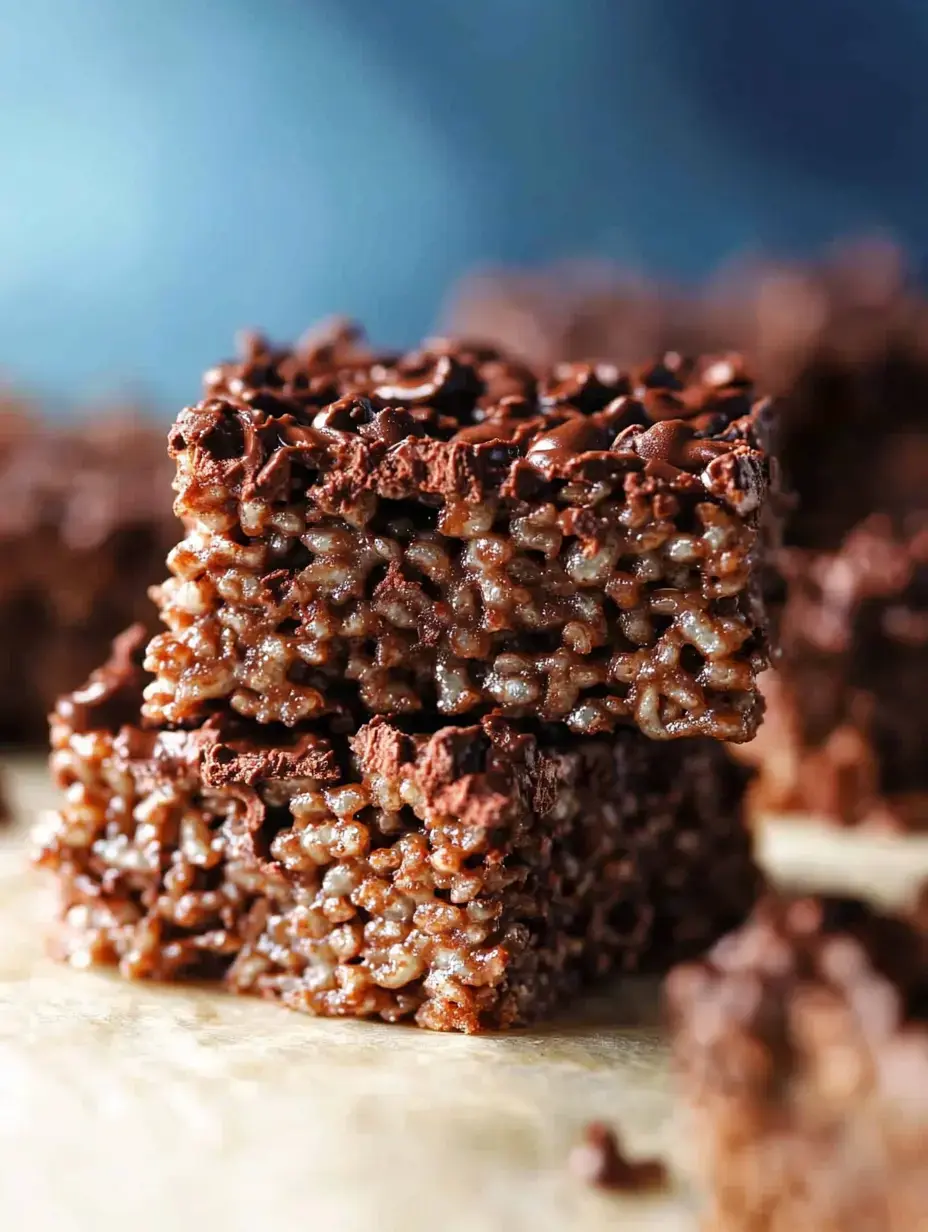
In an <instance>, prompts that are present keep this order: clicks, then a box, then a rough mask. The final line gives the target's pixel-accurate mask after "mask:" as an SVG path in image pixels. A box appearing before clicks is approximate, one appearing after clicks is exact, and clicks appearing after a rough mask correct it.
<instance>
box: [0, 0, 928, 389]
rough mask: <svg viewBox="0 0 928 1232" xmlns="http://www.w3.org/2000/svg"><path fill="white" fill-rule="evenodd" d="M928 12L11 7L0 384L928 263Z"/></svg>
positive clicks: (69, 379) (104, 381) (6, 1)
mask: <svg viewBox="0 0 928 1232" xmlns="http://www.w3.org/2000/svg"><path fill="white" fill-rule="evenodd" d="M926 64H928V4H925V3H922V2H921V0H881V3H880V4H876V3H874V2H873V0H776V2H775V3H774V2H772V0H466V3H465V2H462V0H457V2H454V3H451V2H449V0H417V2H413V0H314V2H313V0H303V2H302V3H300V2H297V0H253V2H251V3H245V2H244V0H160V2H159V3H157V4H156V3H149V2H148V0H28V2H23V0H0V366H2V368H3V369H4V370H5V372H6V373H7V375H8V376H9V377H11V378H13V379H14V380H16V381H17V382H20V383H29V384H30V385H32V386H36V387H38V388H39V389H41V390H44V391H48V392H50V393H52V394H53V395H54V396H56V397H59V398H61V399H74V398H79V397H88V396H94V395H96V394H99V393H102V392H104V391H110V390H113V389H114V388H116V387H117V386H119V385H122V386H123V387H127V386H128V387H132V388H135V389H138V390H143V391H145V392H146V393H147V394H149V395H150V396H151V397H152V398H153V399H154V400H155V401H156V402H159V403H161V404H163V405H165V406H168V407H170V406H171V405H174V404H177V403H179V402H182V401H186V400H190V399H191V398H192V397H194V396H195V394H196V391H197V388H198V379H199V373H200V371H201V370H202V369H203V368H204V367H206V366H207V365H208V364H209V363H211V362H212V361H213V360H214V359H217V358H219V357H221V356H223V355H225V354H227V353H228V351H229V349H230V340H231V337H232V334H233V332H234V330H235V329H236V328H238V327H239V326H241V325H243V324H261V325H263V326H265V327H266V328H267V329H269V330H270V331H272V332H273V333H275V334H277V335H279V336H283V337H286V336H290V335H293V334H295V333H297V332H299V331H300V330H302V328H303V327H304V326H305V325H307V324H308V323H310V322H311V321H312V320H313V319H314V318H317V317H319V316H323V315H326V314H328V313H330V312H333V311H339V312H347V313H350V314H352V315H357V316H360V317H362V318H363V319H364V320H365V321H366V322H367V324H368V327H369V330H370V332H371V333H372V334H373V335H374V336H375V337H376V338H377V339H378V341H383V342H385V343H402V342H409V341H413V340H414V339H415V338H416V336H417V335H419V334H421V333H422V332H424V331H427V330H428V329H429V328H430V326H431V325H432V323H433V321H434V320H435V317H436V314H437V311H438V308H439V305H440V303H441V301H442V299H443V297H444V296H445V294H446V292H447V290H448V287H449V285H450V284H451V283H452V282H453V281H454V280H455V279H456V278H458V277H460V276H461V275H462V274H464V273H466V272H468V271H469V270H471V269H472V268H473V266H474V265H480V264H486V263H498V262H506V263H514V264H520V265H526V264H535V263H540V262H544V261H548V260H552V259H557V258H562V257H565V256H584V257H585V256H592V255H597V256H599V255H601V256H605V257H609V258H612V259H614V260H617V261H620V262H626V263H630V264H633V265H634V266H635V267H636V268H638V269H644V270H651V271H654V272H656V273H659V274H661V275H664V276H667V275H670V276H673V277H680V278H696V277H699V276H701V275H703V274H705V273H707V272H708V271H710V270H711V269H712V268H713V267H715V266H716V265H717V264H718V263H719V262H720V261H721V260H722V259H723V258H725V257H727V256H729V255H731V254H732V253H736V252H741V251H744V250H746V249H757V248H763V249H766V250H768V251H774V252H789V253H800V254H801V253H803V252H807V251H811V250H813V249H815V248H817V247H819V246H820V245H822V244H823V243H825V242H826V241H828V240H829V239H831V238H833V237H835V236H839V235H844V234H848V233H852V232H855V231H860V230H864V229H872V228H873V227H876V226H881V227H884V228H887V229H890V230H891V231H893V232H894V233H895V234H896V235H897V236H898V237H900V238H901V239H902V240H903V241H904V242H905V243H906V244H907V245H908V246H909V247H910V249H911V250H912V252H913V254H914V256H915V258H916V260H921V259H922V258H923V254H924V253H925V252H926V251H928V211H926V208H925V206H926V201H928V193H926V189H928V159H926V151H928V91H926V89H925V75H926V68H925V65H926Z"/></svg>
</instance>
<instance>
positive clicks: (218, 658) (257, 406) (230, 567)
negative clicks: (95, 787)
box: [143, 333, 769, 741]
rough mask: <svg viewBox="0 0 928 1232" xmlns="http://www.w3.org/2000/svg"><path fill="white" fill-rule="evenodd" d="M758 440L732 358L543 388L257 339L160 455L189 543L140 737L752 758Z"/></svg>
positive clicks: (343, 339)
mask: <svg viewBox="0 0 928 1232" xmlns="http://www.w3.org/2000/svg"><path fill="white" fill-rule="evenodd" d="M768 419H769V416H768V413H767V411H766V409H765V404H762V403H755V401H754V399H753V395H752V392H751V385H750V382H749V379H748V377H747V376H746V375H745V373H744V370H743V369H742V367H741V366H740V364H739V363H738V362H737V361H736V360H734V359H731V358H727V359H723V360H720V361H713V362H709V361H704V362H702V363H699V364H692V363H685V362H683V361H682V360H681V359H680V358H679V357H678V356H676V355H670V356H667V357H665V359H664V360H662V361H661V362H658V363H655V364H652V365H651V366H649V367H646V368H642V369H638V370H635V371H629V372H626V371H622V370H619V369H618V368H617V367H616V366H615V365H611V364H599V365H589V364H577V365H559V366H556V367H555V368H554V369H553V370H551V371H550V372H543V373H536V372H534V371H533V370H531V369H529V368H527V367H526V366H525V365H522V364H519V363H516V362H514V361H512V360H510V359H508V358H506V357H505V356H504V355H502V354H500V353H499V352H497V351H494V350H492V349H489V348H480V347H476V346H468V345H467V344H455V343H450V342H443V341H438V342H433V343H431V344H429V346H428V347H427V349H425V350H424V351H421V352H418V353H416V354H410V355H406V356H401V357H399V358H395V357H386V358H383V357H380V358H377V357H372V356H370V355H369V354H368V353H367V352H366V351H364V350H363V349H362V348H361V347H360V344H359V343H358V342H357V340H356V338H355V336H354V335H352V334H350V333H348V334H343V335H336V336H335V337H334V338H332V339H330V340H328V341H323V342H319V341H318V340H317V341H316V342H313V343H311V344H308V345H304V346H302V347H298V348H297V349H296V350H294V351H277V350H273V349H271V348H270V347H269V346H268V344H267V343H265V342H263V341H262V340H260V339H251V340H250V341H249V343H248V345H247V347H246V350H245V354H244V356H243V358H242V359H241V360H240V361H239V362H237V363H231V364H226V365H223V366H222V367H220V368H217V369H214V370H213V371H212V372H210V373H208V374H207V377H206V397H205V399H204V400H203V401H202V402H200V403H199V404H198V405H197V406H194V407H191V408H188V409H187V410H185V411H183V412H182V414H181V415H180V417H179V418H178V420H177V423H176V424H175V426H174V428H173V430H172V432H171V434H170V438H169V439H170V451H171V454H172V456H173V457H174V458H175V460H176V463H177V479H176V483H175V487H176V491H177V500H176V504H175V509H176V511H177V512H178V513H179V514H180V515H181V516H183V517H184V518H185V519H186V520H187V521H188V524H189V526H190V531H189V533H188V536H187V538H186V539H185V540H184V541H183V542H182V543H180V544H179V545H178V546H177V548H176V549H175V550H174V551H173V552H172V553H171V555H170V558H169V562H168V563H169V566H170V569H171V573H172V577H171V578H170V579H169V580H168V581H167V582H166V583H165V584H164V586H162V587H161V589H160V591H159V592H158V594H157V602H158V606H159V609H160V613H161V617H162V620H163V621H164V623H165V625H166V626H167V630H166V632H164V633H163V634H161V635H160V636H159V637H156V638H155V639H154V641H153V642H152V643H151V645H150V647H149V650H148V655H147V660H146V666H147V668H148V669H149V670H150V671H151V672H152V673H153V675H154V677H155V678H154V681H153V682H152V684H151V685H150V686H149V687H148V688H147V690H146V699H145V706H144V711H143V714H144V718H145V720H146V721H147V722H149V723H153V724H155V725H158V724H164V723H169V724H189V723H193V722H198V721H200V720H202V719H203V717H204V716H206V715H208V714H209V713H211V711H212V710H214V709H216V707H217V705H218V704H219V703H222V704H228V705H230V706H231V707H232V708H233V709H234V710H235V711H237V712H238V713H239V714H241V715H243V716H246V717H250V718H254V719H256V720H258V721H259V722H262V723H269V722H281V723H285V724H287V725H293V724H295V723H299V722H302V721H304V720H315V719H318V718H320V717H321V716H323V715H326V714H346V713H349V712H357V711H358V710H359V709H360V710H361V711H362V712H366V713H368V714H370V713H374V714H378V713H380V714H391V715H407V714H414V713H415V712H417V711H420V710H421V711H430V710H432V711H438V713H439V714H441V715H444V716H449V717H452V716H453V717H458V716H468V717H470V718H475V717H479V716H480V715H481V714H482V713H486V712H488V711H489V710H491V709H496V710H499V711H500V712H501V713H503V714H505V715H507V716H510V717H513V718H520V719H537V720H540V721H543V722H551V721H562V722H564V723H565V724H566V725H567V727H568V728H569V729H570V730H571V731H573V732H576V733H580V734H584V735H590V734H594V733H601V732H606V731H611V730H613V729H614V728H615V726H616V725H617V724H624V725H635V726H637V727H638V728H639V729H640V730H641V731H643V732H645V733H646V734H647V735H648V736H651V737H652V738H658V739H666V738H670V737H678V736H694V735H706V736H712V737H714V738H716V739H723V740H731V741H743V740H747V739H749V738H750V737H751V736H752V735H753V734H754V732H755V730H756V727H757V724H758V722H759V719H760V715H761V709H762V703H761V700H760V698H759V694H758V689H757V683H756V676H757V674H758V672H759V671H760V670H761V669H762V668H763V667H764V666H765V665H766V663H767V655H768V644H767V643H768V637H767V627H766V617H765V612H764V604H763V601H762V595H761V583H760V575H761V573H762V558H763V552H764V549H765V540H764V536H763V535H762V534H761V533H760V530H759V528H761V527H762V525H763V519H764V518H765V517H766V508H767V505H768V502H767V491H768V479H769V463H768V458H767V455H766V453H765V449H764V444H763V441H762V439H761V438H762V437H764V436H765V435H766V428H767V424H768Z"/></svg>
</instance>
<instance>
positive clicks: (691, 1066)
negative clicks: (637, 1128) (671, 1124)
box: [668, 898, 928, 1232]
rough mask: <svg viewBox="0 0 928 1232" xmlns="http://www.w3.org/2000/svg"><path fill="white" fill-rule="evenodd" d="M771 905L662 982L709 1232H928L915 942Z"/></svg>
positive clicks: (865, 920) (818, 906) (922, 1038)
mask: <svg viewBox="0 0 928 1232" xmlns="http://www.w3.org/2000/svg"><path fill="white" fill-rule="evenodd" d="M922 923H924V921H921V922H919V921H918V920H917V919H915V918H914V917H913V918H912V919H904V918H901V917H900V918H894V917H889V916H883V915H880V914H878V913H877V912H876V911H874V910H873V909H871V908H869V907H867V906H865V905H864V904H862V903H859V902H856V901H853V900H847V899H840V898H825V899H811V898H810V899H796V900H789V899H786V900H781V899H777V898H769V899H765V900H763V901H762V902H761V903H760V904H759V905H758V907H757V909H756V911H755V913H754V915H753V916H752V918H751V919H750V921H749V922H748V923H747V924H745V925H744V926H743V927H742V928H741V929H740V930H738V931H737V932H735V933H733V934H732V935H730V936H728V937H726V938H724V939H723V940H722V941H720V942H719V943H718V945H717V946H716V947H715V948H714V950H713V951H712V952H711V953H710V955H709V957H708V959H707V960H706V961H704V962H701V963H698V964H693V965H687V966H684V967H681V968H678V969H677V970H675V971H674V972H672V973H671V975H670V977H669V980H668V1000H669V1007H670V1012H671V1017H672V1021H673V1029H674V1034H675V1041H674V1047H675V1053H676V1061H677V1065H678V1069H679V1071H680V1074H681V1079H682V1083H683V1086H684V1089H685V1092H686V1095H687V1098H688V1102H689V1106H690V1107H689V1111H690V1114H691V1115H692V1118H693V1125H692V1129H693V1131H694V1132H693V1134H692V1140H693V1141H694V1142H695V1143H697V1144H698V1148H697V1149H698V1151H699V1159H698V1164H699V1167H700V1170H701V1174H702V1179H703V1181H704V1182H705V1183H706V1185H707V1188H708V1191H709V1197H710V1212H709V1213H710V1220H709V1223H708V1224H707V1226H711V1227H712V1228H713V1229H715V1230H717V1232H729V1230H730V1232H793V1230H794V1229H796V1230H798V1229H802V1232H917V1229H921V1228H924V1227H926V1226H928V933H926V932H925V930H924V928H923V927H922V926H921V924H922Z"/></svg>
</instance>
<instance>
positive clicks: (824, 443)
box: [449, 240, 928, 829]
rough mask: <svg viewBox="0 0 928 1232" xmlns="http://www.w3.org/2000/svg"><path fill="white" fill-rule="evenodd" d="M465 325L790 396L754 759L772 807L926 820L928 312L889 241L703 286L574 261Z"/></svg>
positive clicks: (467, 297)
mask: <svg viewBox="0 0 928 1232" xmlns="http://www.w3.org/2000/svg"><path fill="white" fill-rule="evenodd" d="M449 316H450V324H452V325H455V326H456V327H457V328H459V329H464V330H466V331H468V332H469V334H470V335H471V336H473V337H478V336H479V337H481V338H488V339H489V340H492V341H495V340H500V341H502V342H503V343H505V344H506V345H508V346H510V347H512V348H513V349H514V350H515V351H517V352H519V353H521V354H524V355H526V356H527V357H529V358H532V359H534V360H536V361H538V362H550V361H551V360H553V358H554V357H555V356H558V357H561V358H565V359H573V360H579V359H581V358H597V359H605V358H610V357H612V356H615V357H616V358H618V359H621V357H622V355H623V354H624V352H625V350H626V349H631V350H633V351H638V352H648V351H651V352H654V353H659V352H660V351H662V350H667V349H671V350H674V351H677V352H690V351H692V352H700V353H707V352H712V351H722V352H728V351H729V350H731V349H732V348H736V349H737V350H739V351H741V352H742V353H743V354H744V355H745V356H746V357H747V361H748V363H749V364H750V366H751V368H752V370H753V373H754V375H755V377H756V379H757V381H758V384H759V385H760V386H761V387H762V388H764V389H765V390H766V391H769V392H770V393H771V394H773V395H774V396H775V398H776V402H777V408H778V415H777V418H778V425H779V434H780V440H779V448H778V452H779V456H780V461H781V465H782V469H783V482H784V486H785V487H787V488H788V489H790V490H791V491H792V494H793V498H792V508H791V509H790V510H789V511H788V516H787V517H786V519H785V524H784V528H783V529H784V534H783V549H782V557H781V560H780V574H781V578H782V582H783V586H782V596H781V602H782V605H783V606H782V619H781V622H780V643H781V659H780V662H779V666H778V670H777V671H774V672H768V673H767V674H766V675H765V676H764V677H763V678H762V679H763V687H764V692H765V694H766V696H767V702H768V712H767V719H766V722H765V724H764V726H763V728H762V729H761V733H760V735H759V737H758V738H757V739H756V741H755V742H753V743H752V744H750V745H748V746H746V747H745V749H744V752H745V753H746V754H747V755H748V756H749V757H750V758H751V759H752V760H755V761H756V762H757V763H758V764H759V766H760V769H761V775H760V778H759V781H758V786H757V792H756V800H757V804H758V807H761V808H765V809H767V810H770V809H776V810H780V811H782V810H786V811H798V812H802V813H805V814H809V813H811V814H816V815H818V816H820V817H823V818H826V819H830V820H833V821H838V822H841V823H842V824H859V823H875V824H880V825H882V826H890V827H892V828H899V829H923V828H925V827H926V826H928V810H926V801H928V759H926V758H925V757H924V755H923V747H924V744H925V737H926V732H928V722H926V716H928V711H926V703H925V701H924V693H925V689H924V683H923V682H925V681H928V636H926V629H925V624H926V619H928V616H926V612H928V580H926V570H928V565H926V554H925V551H926V550H925V546H924V545H925V535H926V532H925V527H926V525H928V301H926V299H925V297H924V296H923V295H922V294H921V293H920V292H919V291H918V290H917V289H916V288H914V287H913V286H912V284H911V281H910V279H909V277H908V272H907V269H906V264H905V261H904V259H903V257H902V256H901V254H900V253H899V251H898V250H897V249H896V248H895V247H893V246H892V245H891V244H888V243H884V242H882V241H879V240H867V241H864V242H860V243H856V244H853V245H849V246H845V247H844V248H842V249H836V250H834V251H833V252H832V253H831V254H830V255H829V256H828V257H827V258H825V259H823V260H821V261H819V262H817V263H794V264H786V263H764V262H753V263H748V262H742V263H740V264H739V265H735V266H732V267H731V268H729V269H728V270H725V271H723V272H722V273H720V274H719V276H717V277H716V278H714V279H712V280H711V281H709V282H707V283H706V284H705V285H704V286H702V287H698V288H690V289H688V290H686V289H679V288H677V289H675V288H670V287H657V286H649V285H646V284H644V283H642V282H640V281H639V280H636V279H634V278H629V277H626V276H623V275H621V274H619V273H613V272H610V271H607V270H604V269H594V268H590V267H583V266H576V267H571V268H569V269H567V270H563V271H551V272H550V273H549V274H546V275H545V274H543V275H517V276H505V275H504V276H498V277H494V276H493V275H492V274H486V275H483V276H480V277H476V278H474V279H472V280H471V282H470V283H469V284H468V285H466V286H465V287H464V288H463V289H462V291H461V292H460V295H459V297H458V299H457V301H456V302H455V303H454V304H452V306H451V309H450V314H449Z"/></svg>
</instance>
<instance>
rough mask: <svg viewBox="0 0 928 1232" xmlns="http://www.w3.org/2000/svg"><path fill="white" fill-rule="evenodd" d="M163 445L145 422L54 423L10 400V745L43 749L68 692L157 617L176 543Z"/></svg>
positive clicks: (2, 506)
mask: <svg viewBox="0 0 928 1232" xmlns="http://www.w3.org/2000/svg"><path fill="white" fill-rule="evenodd" d="M164 438H165V434H164V431H163V429H161V428H160V427H158V426H157V425H152V424H151V423H149V422H148V421H146V420H145V419H144V418H143V417H141V416H140V415H138V414H136V413H134V412H125V413H123V412H118V411H111V412H106V413H102V414H98V415H95V416H93V417H92V418H91V417H89V416H86V417H80V418H78V419H76V420H69V421H58V422H55V421H51V420H46V419H45V418H43V417H42V416H41V414H39V413H38V412H37V411H36V410H35V409H34V408H33V407H32V406H30V405H27V404H26V403H25V402H23V401H21V400H17V399H14V398H0V490H2V493H3V500H2V503H0V635H2V639H3V645H4V654H3V657H2V660H0V743H3V744H15V745H24V744H25V745H30V744H44V743H45V742H46V739H47V716H48V713H49V712H50V711H51V709H52V707H53V706H54V702H55V698H56V697H57V696H58V694H59V693H60V692H61V690H62V689H67V688H71V687H74V686H75V685H76V684H78V683H79V682H80V681H81V680H82V679H84V678H85V677H86V675H87V673H88V672H89V671H90V670H91V669H92V668H93V667H94V665H95V664H96V663H98V662H99V661H100V660H101V658H103V657H105V655H106V650H107V646H108V645H109V642H110V641H111V639H112V638H113V636H114V635H115V634H116V633H118V632H119V631H120V630H121V629H123V628H125V626H126V625H127V624H128V623H131V622H133V621H136V620H138V619H142V618H145V619H147V618H148V611H149V608H148V605H147V590H148V587H149V585H151V584H152V583H154V582H156V581H158V580H159V576H160V574H161V572H162V571H163V568H164V556H165V553H166V551H167V550H168V548H169V547H170V545H171V542H172V540H173V539H174V538H176V523H175V522H174V519H173V517H172V513H171V476H172V473H173V467H172V466H171V464H170V461H169V460H168V457H167V450H166V446H165V439H164Z"/></svg>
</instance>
